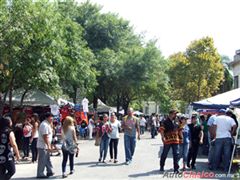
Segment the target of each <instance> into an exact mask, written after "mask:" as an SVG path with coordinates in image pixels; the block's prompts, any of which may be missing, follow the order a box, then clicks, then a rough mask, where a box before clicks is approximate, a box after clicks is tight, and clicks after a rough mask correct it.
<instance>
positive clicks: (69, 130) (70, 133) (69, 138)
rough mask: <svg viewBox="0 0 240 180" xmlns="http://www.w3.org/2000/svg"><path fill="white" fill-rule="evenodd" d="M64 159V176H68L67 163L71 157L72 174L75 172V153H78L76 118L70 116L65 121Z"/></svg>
mask: <svg viewBox="0 0 240 180" xmlns="http://www.w3.org/2000/svg"><path fill="white" fill-rule="evenodd" d="M62 138H63V147H62V153H63V161H62V177H63V178H66V177H67V175H66V165H67V160H68V157H69V161H70V174H73V173H74V153H75V152H77V153H78V147H77V135H76V130H75V127H74V119H73V118H72V117H70V116H67V117H66V118H65V120H64V122H63V131H62Z"/></svg>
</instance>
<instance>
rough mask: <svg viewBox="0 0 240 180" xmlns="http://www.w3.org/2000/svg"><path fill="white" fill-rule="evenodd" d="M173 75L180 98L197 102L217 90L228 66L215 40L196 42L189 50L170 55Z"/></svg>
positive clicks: (174, 86)
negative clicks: (223, 62)
mask: <svg viewBox="0 0 240 180" xmlns="http://www.w3.org/2000/svg"><path fill="white" fill-rule="evenodd" d="M169 59H170V70H169V77H170V82H171V85H172V88H173V89H174V97H175V98H176V100H183V101H185V102H188V103H190V102H193V101H197V100H200V99H202V98H206V97H209V96H211V95H212V94H213V93H215V92H216V91H217V90H218V88H219V85H220V83H221V81H222V80H223V73H224V68H223V65H222V63H221V57H220V55H219V54H218V52H217V50H216V48H215V47H214V42H213V39H212V38H210V37H205V38H202V39H200V40H195V41H193V42H192V43H191V44H190V45H189V46H188V48H187V49H186V52H184V53H177V54H173V55H171V56H170V58H169Z"/></svg>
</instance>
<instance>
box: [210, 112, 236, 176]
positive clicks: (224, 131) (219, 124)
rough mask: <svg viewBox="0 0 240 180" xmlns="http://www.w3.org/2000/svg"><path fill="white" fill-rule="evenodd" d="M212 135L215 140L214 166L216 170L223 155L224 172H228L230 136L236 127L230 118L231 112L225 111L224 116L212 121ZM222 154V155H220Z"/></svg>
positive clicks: (230, 152) (230, 150)
mask: <svg viewBox="0 0 240 180" xmlns="http://www.w3.org/2000/svg"><path fill="white" fill-rule="evenodd" d="M213 124H214V126H213V128H214V130H213V134H214V137H216V140H215V154H214V155H215V156H214V161H215V163H214V166H213V168H214V169H215V170H216V169H217V168H218V166H219V164H220V159H221V157H222V155H223V164H224V172H226V173H227V172H228V168H229V164H230V159H231V154H232V135H233V134H234V132H235V131H236V128H237V125H236V123H235V121H234V120H233V119H232V118H231V112H230V111H227V112H226V115H221V116H217V117H216V119H215V121H214V123H213ZM222 152H223V153H222Z"/></svg>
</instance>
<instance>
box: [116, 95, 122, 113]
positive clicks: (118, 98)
mask: <svg viewBox="0 0 240 180" xmlns="http://www.w3.org/2000/svg"><path fill="white" fill-rule="evenodd" d="M120 103H121V102H120V96H119V94H118V95H117V113H119V110H120Z"/></svg>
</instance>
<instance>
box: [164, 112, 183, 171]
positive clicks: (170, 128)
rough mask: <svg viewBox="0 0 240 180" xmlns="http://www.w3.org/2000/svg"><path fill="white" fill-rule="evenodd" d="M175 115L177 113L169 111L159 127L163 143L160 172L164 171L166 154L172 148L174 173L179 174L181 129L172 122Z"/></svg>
mask: <svg viewBox="0 0 240 180" xmlns="http://www.w3.org/2000/svg"><path fill="white" fill-rule="evenodd" d="M177 113H178V112H177V111H176V110H171V111H169V116H168V117H167V119H166V120H165V121H163V122H162V124H161V127H160V133H161V137H162V142H163V152H162V155H161V159H160V171H164V165H165V161H166V158H167V155H168V152H169V150H170V148H172V152H173V164H174V165H173V166H174V173H179V171H178V169H179V165H178V161H179V143H180V136H181V135H180V134H181V129H180V127H179V125H178V124H176V123H175V122H174V120H175V118H176V114H177Z"/></svg>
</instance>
